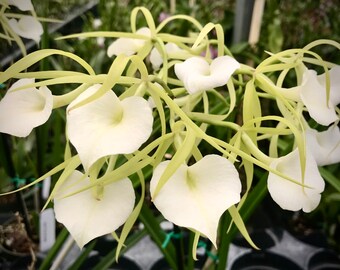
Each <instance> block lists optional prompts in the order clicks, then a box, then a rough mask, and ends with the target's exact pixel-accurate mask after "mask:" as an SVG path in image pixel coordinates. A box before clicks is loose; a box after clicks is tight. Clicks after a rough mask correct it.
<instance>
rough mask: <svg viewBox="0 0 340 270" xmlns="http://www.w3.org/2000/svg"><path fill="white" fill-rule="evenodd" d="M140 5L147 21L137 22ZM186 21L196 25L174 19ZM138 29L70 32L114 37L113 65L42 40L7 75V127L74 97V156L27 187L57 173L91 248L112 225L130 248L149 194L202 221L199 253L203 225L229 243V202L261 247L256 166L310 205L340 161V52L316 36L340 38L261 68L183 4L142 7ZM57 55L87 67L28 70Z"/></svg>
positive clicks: (30, 122)
mask: <svg viewBox="0 0 340 270" xmlns="http://www.w3.org/2000/svg"><path fill="white" fill-rule="evenodd" d="M140 15H142V16H144V18H145V26H144V27H142V28H137V25H136V18H137V16H140ZM174 21H187V22H189V23H191V24H192V26H193V28H194V29H196V30H195V31H193V32H192V33H190V36H179V35H176V34H175V33H167V32H166V28H167V26H168V25H169V24H171V23H173V22H174ZM131 30H132V31H131V33H125V32H114V31H111V32H103V31H97V32H87V33H81V34H72V35H69V36H65V37H62V38H61V39H71V38H98V37H100V38H105V39H107V40H110V41H111V40H112V43H111V45H110V46H109V47H108V48H107V57H110V58H112V64H111V66H110V68H109V70H108V71H107V73H105V74H96V73H95V72H94V70H93V68H92V67H91V66H90V64H88V63H87V62H86V60H84V59H82V58H80V57H79V56H77V55H76V54H73V53H70V52H66V51H62V50H57V49H44V50H38V51H35V52H33V53H30V54H29V55H27V56H25V57H23V58H22V59H21V60H19V61H17V62H16V63H14V64H13V65H12V66H10V67H9V68H8V69H7V70H5V71H4V72H1V73H0V83H6V82H8V81H9V80H10V79H15V80H16V81H15V82H14V83H13V84H12V85H10V87H9V89H8V90H7V92H6V94H5V95H4V97H3V98H2V99H1V101H0V132H2V133H7V134H10V135H13V136H17V137H27V136H28V135H29V134H30V133H31V132H32V130H33V129H34V128H36V127H38V126H40V125H43V124H44V123H46V122H47V121H48V119H49V118H50V117H51V114H53V113H54V111H56V110H59V111H60V110H61V109H62V110H64V113H65V118H66V122H65V126H66V128H65V153H64V162H63V163H61V164H59V165H57V166H56V167H55V168H53V169H52V170H51V171H49V172H47V173H45V174H44V175H42V176H41V177H39V178H38V179H36V180H35V181H34V182H32V183H30V184H28V185H26V186H24V187H22V188H20V189H19V190H22V189H25V188H28V187H30V186H32V185H35V184H36V183H38V182H40V181H43V180H44V179H45V178H46V177H48V176H52V175H58V181H57V182H56V184H55V186H54V188H53V191H52V192H51V195H50V198H49V199H48V201H47V203H46V206H47V205H48V203H50V202H51V201H52V202H53V208H54V211H55V216H56V219H57V220H58V221H59V222H60V223H62V224H64V225H65V227H66V228H67V229H68V231H69V232H70V234H71V235H72V237H73V238H74V240H75V241H76V243H77V244H78V246H79V247H80V248H82V247H83V246H84V245H86V244H87V243H88V242H89V241H91V240H92V239H94V238H96V237H99V236H102V235H105V234H109V233H111V234H112V235H113V236H114V237H115V238H116V240H117V241H118V248H117V253H116V255H117V258H118V256H119V252H120V250H121V248H122V247H123V244H124V241H125V240H126V238H127V237H128V234H129V232H130V230H131V229H132V226H133V224H134V223H135V222H136V220H137V218H138V216H139V214H140V211H141V209H142V206H143V204H144V203H145V201H147V200H148V198H151V201H152V203H153V205H154V206H155V207H156V208H157V209H158V211H159V213H160V214H161V215H162V216H163V217H164V218H165V219H166V220H169V221H170V222H172V223H174V224H175V225H177V226H180V227H185V228H187V229H188V230H189V231H191V232H193V233H194V241H193V248H192V256H193V257H194V258H196V248H197V244H198V241H199V238H200V237H203V238H207V239H209V241H211V243H212V244H213V246H214V247H215V248H217V249H218V248H219V246H220V245H223V242H222V240H221V239H223V234H226V233H227V231H223V232H221V231H220V230H219V229H218V228H219V223H220V219H221V216H222V215H223V214H224V213H225V212H226V211H227V213H228V215H230V217H231V220H232V223H233V224H235V225H236V226H237V228H238V229H239V231H240V232H241V233H242V234H243V236H244V237H245V238H246V239H247V240H248V242H249V243H250V245H251V246H253V247H254V248H257V246H256V243H253V242H252V240H251V238H250V236H249V234H248V232H247V230H246V227H245V224H244V221H243V220H242V216H241V215H240V211H241V209H242V207H243V206H244V205H245V204H246V202H247V201H248V200H249V198H248V195H249V194H250V192H251V191H252V189H253V186H254V181H253V180H254V171H255V170H257V168H262V169H264V170H265V171H268V173H269V174H268V179H267V188H268V191H269V193H270V195H271V197H272V199H273V200H274V201H275V202H276V203H277V204H278V205H279V206H280V207H281V208H282V209H285V210H290V211H299V210H302V211H304V212H311V211H313V210H314V209H315V208H316V207H317V206H318V205H319V203H320V199H321V194H322V192H323V191H324V188H325V181H324V179H323V177H322V176H321V174H320V172H319V170H318V166H325V165H329V164H335V163H339V161H340V130H339V127H338V123H339V115H340V111H339V109H338V107H337V105H338V104H339V103H340V80H339V73H340V66H339V65H336V64H335V63H331V62H328V61H324V60H322V58H321V57H320V56H319V55H318V54H316V53H315V52H313V48H314V47H316V46H325V45H327V46H334V47H335V48H337V49H340V44H339V43H337V42H335V41H331V40H318V41H315V42H313V43H311V44H309V45H307V46H306V47H304V48H302V49H290V50H286V51H282V52H279V53H276V54H273V53H270V52H268V58H267V59H265V60H264V61H262V62H261V63H260V64H259V65H258V66H257V67H255V68H254V67H252V66H248V65H246V64H243V63H240V62H239V61H238V60H236V59H235V58H234V57H233V55H232V54H231V52H230V50H229V49H228V48H227V47H226V46H225V45H224V33H223V30H222V27H221V26H220V25H218V24H213V23H209V24H207V25H205V26H203V25H201V24H200V23H199V22H198V21H197V20H195V19H194V18H192V17H190V16H186V15H174V16H170V17H168V18H166V19H165V20H164V21H162V22H161V23H160V24H159V25H155V22H154V20H153V17H152V15H151V14H150V12H149V11H148V10H147V9H146V8H143V7H138V8H135V9H133V11H132V13H131ZM212 48H213V49H216V50H217V56H216V57H214V56H213V55H212V54H211V49H212ZM53 55H60V56H63V57H65V58H69V59H72V60H73V61H75V62H76V63H77V64H79V66H80V67H81V68H82V70H83V71H72V70H45V71H32V72H27V71H26V70H27V69H29V68H30V67H31V66H32V65H34V64H35V63H37V62H39V61H41V60H43V59H45V58H48V57H51V56H53ZM288 76H293V77H294V78H296V85H295V86H294V87H289V88H287V87H286V80H287V77H288ZM65 84H70V85H72V87H73V86H74V85H77V86H76V87H74V89H73V90H71V91H68V92H67V93H63V94H59V95H57V94H55V93H53V90H51V89H52V88H53V87H55V86H58V87H59V88H62V87H63V85H65ZM264 104H266V106H268V104H270V106H271V108H273V109H271V110H267V109H265V108H264ZM311 123H314V124H311ZM315 123H317V124H318V125H316V124H315ZM320 127H322V129H320ZM214 130H218V132H214ZM320 130H322V131H320ZM283 140H286V141H289V142H290V143H289V146H288V148H286V149H283V147H282V144H281V142H282V141H283ZM37 143H39V142H37ZM148 175H151V176H150V177H149V176H148ZM331 184H332V183H331ZM13 192H15V191H13ZM147 194H150V197H149V196H146V195H147ZM118 232H120V235H118Z"/></svg>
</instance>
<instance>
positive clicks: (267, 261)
mask: <svg viewBox="0 0 340 270" xmlns="http://www.w3.org/2000/svg"><path fill="white" fill-rule="evenodd" d="M288 269H289V270H302V268H300V267H299V266H298V265H297V264H296V263H294V262H293V261H291V260H289V259H288V258H286V257H284V256H281V255H279V254H275V253H273V252H268V251H256V252H249V253H246V254H244V255H242V256H240V257H239V258H237V259H236V260H235V261H234V263H233V264H232V265H231V268H230V270H288Z"/></svg>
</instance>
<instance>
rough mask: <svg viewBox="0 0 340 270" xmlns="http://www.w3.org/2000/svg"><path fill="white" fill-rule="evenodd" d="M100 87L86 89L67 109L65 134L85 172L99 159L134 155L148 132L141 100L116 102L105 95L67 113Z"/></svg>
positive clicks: (147, 111) (150, 121) (148, 115)
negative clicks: (116, 155) (109, 156)
mask: <svg viewBox="0 0 340 270" xmlns="http://www.w3.org/2000/svg"><path fill="white" fill-rule="evenodd" d="M100 87H101V85H99V84H96V85H94V86H92V87H90V88H88V89H87V90H86V91H85V92H83V93H82V94H80V95H79V96H78V97H77V98H76V99H75V100H74V101H73V102H71V103H70V104H69V106H68V108H67V112H68V113H67V133H68V136H69V139H70V141H71V143H72V144H73V146H74V147H75V148H76V150H77V152H78V154H79V157H80V159H81V161H82V164H83V166H84V168H85V170H86V171H87V170H88V169H89V168H90V167H91V165H92V164H93V163H94V162H96V161H97V160H98V159H99V158H102V157H105V156H108V155H115V154H129V153H132V152H134V151H136V150H137V149H138V148H139V147H140V146H141V145H142V144H143V143H144V142H145V141H146V140H147V139H148V138H149V136H150V135H151V132H152V124H153V116H152V110H151V108H150V105H149V103H148V102H147V101H146V100H145V99H143V98H142V97H137V96H133V97H128V98H125V99H124V100H122V101H120V100H119V98H118V97H117V96H116V94H115V93H114V92H113V91H108V92H106V93H105V94H104V95H103V96H101V97H100V98H98V99H96V100H94V101H92V102H90V103H87V104H85V105H83V106H80V107H78V108H75V109H71V110H70V108H72V107H73V106H74V105H76V104H78V103H79V102H81V101H82V100H84V99H85V98H87V97H89V96H91V95H92V94H94V93H95V92H96V91H97V90H98V89H99V88H100Z"/></svg>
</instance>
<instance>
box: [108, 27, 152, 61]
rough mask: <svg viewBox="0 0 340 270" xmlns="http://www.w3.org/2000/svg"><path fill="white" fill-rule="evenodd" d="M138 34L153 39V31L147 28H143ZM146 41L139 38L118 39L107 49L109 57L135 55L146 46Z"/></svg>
mask: <svg viewBox="0 0 340 270" xmlns="http://www.w3.org/2000/svg"><path fill="white" fill-rule="evenodd" d="M136 34H139V35H143V36H147V37H151V31H150V29H149V28H147V27H142V28H140V29H138V30H137V31H136ZM145 42H146V40H144V39H137V38H118V39H117V40H115V41H114V42H112V44H111V45H110V46H109V47H108V49H107V55H108V57H112V56H113V55H120V54H125V55H126V56H130V55H133V54H135V53H136V52H137V51H138V50H139V49H140V48H142V47H143V46H144V44H145Z"/></svg>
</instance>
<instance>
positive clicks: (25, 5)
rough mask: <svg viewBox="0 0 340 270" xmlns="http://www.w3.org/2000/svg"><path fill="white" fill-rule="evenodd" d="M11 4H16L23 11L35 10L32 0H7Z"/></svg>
mask: <svg viewBox="0 0 340 270" xmlns="http://www.w3.org/2000/svg"><path fill="white" fill-rule="evenodd" d="M7 1H8V4H9V5H11V6H16V7H17V8H18V9H20V10H21V11H29V10H34V7H33V5H32V1H31V0H7Z"/></svg>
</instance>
